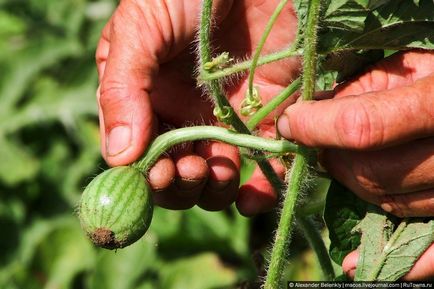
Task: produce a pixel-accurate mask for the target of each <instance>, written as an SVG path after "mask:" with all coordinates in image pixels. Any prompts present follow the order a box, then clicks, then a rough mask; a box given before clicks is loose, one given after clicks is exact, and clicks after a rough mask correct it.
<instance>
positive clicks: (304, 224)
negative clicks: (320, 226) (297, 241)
mask: <svg viewBox="0 0 434 289" xmlns="http://www.w3.org/2000/svg"><path fill="white" fill-rule="evenodd" d="M297 225H298V226H299V227H300V229H301V230H302V231H303V234H304V236H305V238H306V239H307V241H308V242H309V245H310V247H311V248H312V249H313V250H314V252H315V254H316V256H317V258H318V261H319V264H320V265H321V269H322V272H323V275H324V278H325V280H326V281H329V280H333V279H334V278H335V270H334V269H333V265H332V262H331V260H330V256H329V254H328V252H327V248H326V246H325V245H324V242H323V241H322V237H321V234H320V233H319V231H318V230H317V229H316V226H315V223H314V222H313V220H312V219H311V218H309V217H304V216H303V217H301V216H299V215H297Z"/></svg>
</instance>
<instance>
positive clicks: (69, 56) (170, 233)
mask: <svg viewBox="0 0 434 289" xmlns="http://www.w3.org/2000/svg"><path fill="white" fill-rule="evenodd" d="M116 3H117V1H112V0H100V1H91V0H62V1H55V0H0V230H1V238H0V288H3V289H18V288H19V289H23V288H25V289H33V288H35V289H39V288H47V289H54V288H56V289H61V288H92V289H93V288H95V289H99V288H101V289H103V288H104V289H112V288H113V289H130V288H131V289H132V288H137V289H148V288H164V289H175V288H189V289H195V288H197V289H206V288H215V289H217V288H235V287H237V286H238V285H237V284H240V283H241V282H242V281H244V280H254V279H255V278H256V276H257V275H258V272H257V271H256V269H255V266H254V265H253V261H252V257H251V256H252V249H251V247H252V246H251V244H252V238H253V239H254V238H255V236H253V235H254V234H256V233H254V232H253V230H252V226H253V225H252V224H251V221H250V220H248V219H246V218H243V217H241V216H240V215H238V213H237V212H236V211H235V210H233V209H231V210H228V211H226V212H219V213H210V212H205V211H202V210H200V209H198V208H193V209H191V210H189V211H187V212H177V211H176V212H175V211H168V210H163V209H158V208H157V209H156V211H155V215H154V218H153V224H152V226H151V228H150V230H149V232H148V233H147V234H146V236H145V237H144V238H142V239H141V240H140V241H139V242H137V243H136V244H134V245H132V246H130V247H129V248H126V249H123V250H119V251H117V252H114V251H107V250H103V249H96V248H94V247H93V246H92V245H91V243H90V242H89V241H88V240H87V239H86V238H85V236H84V235H83V232H82V231H81V229H80V225H79V223H78V220H77V218H76V216H75V212H74V211H75V206H76V204H77V201H78V199H79V197H80V192H81V190H82V188H83V187H84V185H85V184H86V183H88V182H89V176H92V175H96V174H97V173H98V172H100V171H101V170H102V169H103V168H105V165H104V163H103V161H102V160H101V158H100V154H99V136H98V126H97V109H96V101H95V91H96V87H97V75H96V69H95V65H94V53H95V48H96V44H97V42H98V38H99V35H100V31H101V30H102V28H103V26H104V25H105V23H106V21H107V19H108V17H109V16H110V14H111V12H112V11H113V9H114V8H115V6H116ZM261 224H262V226H263V222H262V223H261ZM273 224H274V219H272V221H270V222H268V223H267V225H265V227H267V226H269V227H270V228H269V229H268V231H267V230H266V232H267V234H268V237H266V238H265V242H263V243H265V244H266V243H267V241H269V238H270V236H271V232H272V230H273ZM252 236H253V237H252ZM256 238H257V239H258V237H256ZM261 249H264V246H262V247H261ZM263 251H264V252H266V250H263ZM306 254H307V255H306ZM306 254H305V255H304V256H305V257H303V258H299V259H298V261H297V263H295V265H293V266H292V267H291V268H290V270H288V274H289V275H288V276H290V277H291V278H292V279H306V278H307V279H309V278H310V279H312V278H313V279H315V278H316V279H318V278H320V277H319V276H320V275H319V274H320V273H319V270H318V267H315V266H316V265H312V264H313V263H315V262H314V257H313V256H312V255H311V253H306ZM309 254H310V255H309ZM294 256H296V254H294ZM306 256H307V257H306ZM312 268H313V269H312ZM315 268H316V269H315ZM311 269H312V271H311V272H310V273H306V272H309V270H311ZM306 274H307V275H306Z"/></svg>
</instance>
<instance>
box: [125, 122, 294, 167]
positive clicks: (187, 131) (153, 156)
mask: <svg viewBox="0 0 434 289" xmlns="http://www.w3.org/2000/svg"><path fill="white" fill-rule="evenodd" d="M204 139H211V140H218V141H222V142H225V143H228V144H232V145H236V146H240V147H245V148H250V149H255V150H261V151H268V152H271V153H279V154H285V153H295V152H297V151H298V146H297V145H296V144H294V143H292V142H290V141H287V140H272V139H265V138H261V137H257V136H252V135H243V134H239V133H236V132H234V131H231V130H228V129H225V128H221V127H215V126H196V127H184V128H179V129H175V130H171V131H168V132H166V133H164V134H162V135H160V136H158V137H157V138H156V139H155V140H154V141H153V142H152V144H151V145H150V146H149V147H148V149H147V150H146V152H145V154H144V156H143V157H142V158H141V159H140V160H139V161H137V162H136V163H134V164H133V166H134V167H136V168H138V169H139V170H141V171H143V172H147V170H148V169H149V168H150V167H151V166H152V165H153V164H154V163H155V162H156V161H157V159H158V158H159V157H160V156H161V155H162V154H163V153H165V152H166V151H167V150H168V149H169V148H171V147H172V146H174V145H176V144H179V143H183V142H188V141H196V140H204Z"/></svg>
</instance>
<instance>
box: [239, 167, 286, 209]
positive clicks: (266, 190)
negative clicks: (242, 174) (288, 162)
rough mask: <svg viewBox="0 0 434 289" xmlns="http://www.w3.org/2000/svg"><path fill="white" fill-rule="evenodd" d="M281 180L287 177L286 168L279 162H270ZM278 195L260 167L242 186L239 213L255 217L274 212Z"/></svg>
mask: <svg viewBox="0 0 434 289" xmlns="http://www.w3.org/2000/svg"><path fill="white" fill-rule="evenodd" d="M270 163H271V166H272V167H273V169H274V170H275V171H276V173H277V175H278V176H279V178H281V179H283V178H284V177H285V168H284V166H283V165H282V164H281V163H280V161H279V160H276V159H273V160H271V161H270ZM277 200H278V198H277V194H276V192H275V191H274V189H273V186H272V185H271V184H270V182H269V181H268V179H267V178H266V177H265V176H264V174H263V173H262V171H261V170H260V168H259V167H257V168H256V169H255V171H254V172H253V175H252V177H251V178H250V179H249V180H248V181H247V182H246V184H244V185H243V186H241V188H240V190H239V193H238V198H237V201H236V205H237V209H238V211H239V212H240V213H241V214H242V215H244V216H253V215H256V214H259V213H264V212H267V211H270V210H272V209H273V208H274V207H275V206H276V204H277Z"/></svg>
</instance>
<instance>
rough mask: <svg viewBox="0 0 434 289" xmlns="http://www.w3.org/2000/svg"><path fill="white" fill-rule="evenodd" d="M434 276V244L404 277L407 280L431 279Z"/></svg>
mask: <svg viewBox="0 0 434 289" xmlns="http://www.w3.org/2000/svg"><path fill="white" fill-rule="evenodd" d="M433 277H434V244H433V245H431V246H430V247H428V249H427V250H426V251H425V252H424V253H423V254H422V256H420V258H419V260H417V262H416V263H415V264H414V266H413V268H411V270H410V272H408V273H407V274H406V275H405V276H404V277H403V278H402V279H403V280H405V281H420V280H430V279H432V278H433Z"/></svg>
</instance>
